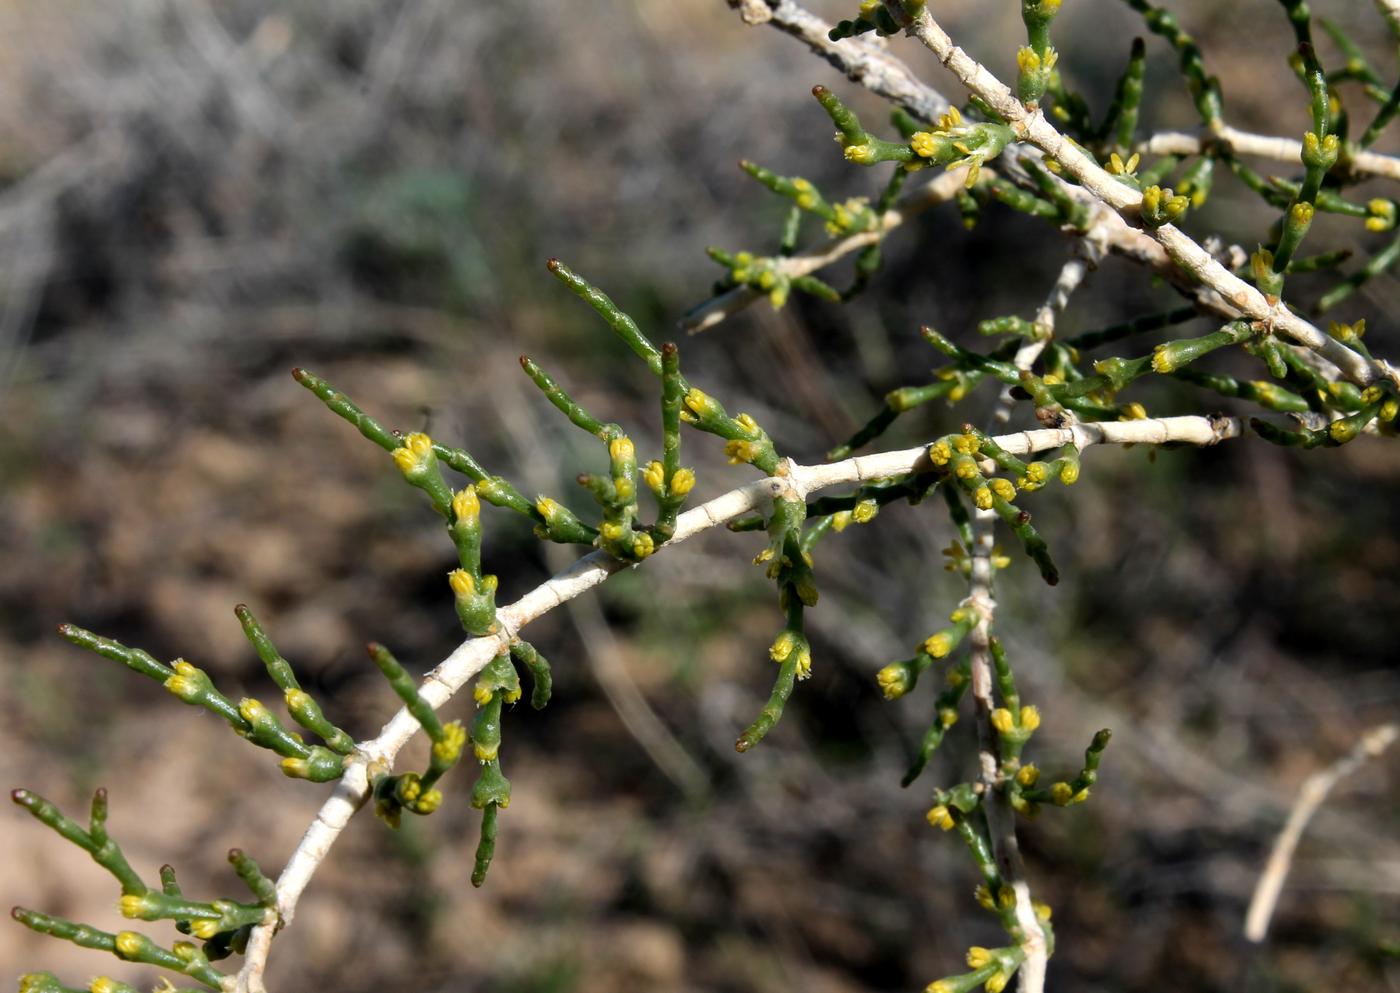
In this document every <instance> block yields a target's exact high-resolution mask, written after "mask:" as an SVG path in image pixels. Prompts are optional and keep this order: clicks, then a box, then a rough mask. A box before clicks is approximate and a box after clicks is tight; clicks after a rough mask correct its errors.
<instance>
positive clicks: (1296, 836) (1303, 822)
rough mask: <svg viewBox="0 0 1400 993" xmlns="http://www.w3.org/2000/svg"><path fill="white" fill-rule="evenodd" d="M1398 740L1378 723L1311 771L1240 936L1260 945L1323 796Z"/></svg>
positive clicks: (1398, 731)
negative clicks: (1322, 766) (1353, 744)
mask: <svg viewBox="0 0 1400 993" xmlns="http://www.w3.org/2000/svg"><path fill="white" fill-rule="evenodd" d="M1397 737H1400V725H1395V724H1382V725H1381V726H1380V727H1376V728H1372V729H1371V730H1370V731H1367V732H1366V733H1365V734H1364V735H1362V736H1361V740H1360V741H1358V742H1357V743H1356V747H1354V748H1353V749H1352V750H1351V751H1350V752H1348V753H1347V754H1346V755H1343V756H1342V757H1341V758H1340V759H1338V760H1337V761H1336V762H1333V763H1332V764H1331V765H1330V766H1328V767H1327V768H1326V769H1323V770H1322V771H1321V772H1315V773H1313V774H1312V775H1311V776H1309V777H1308V778H1307V779H1305V780H1304V781H1303V786H1302V788H1301V789H1300V790H1299V791H1298V800H1297V802H1296V803H1294V804H1293V809H1292V810H1291V811H1289V814H1288V820H1287V821H1286V822H1285V823H1284V825H1283V830H1282V831H1280V832H1279V834H1278V838H1276V839H1275V840H1274V849H1273V851H1271V852H1270V853H1269V861H1268V863H1267V864H1266V865H1265V866H1264V872H1263V874H1262V875H1260V877H1259V882H1258V883H1257V884H1255V887H1254V896H1253V898H1251V899H1250V901H1249V912H1248V913H1247V914H1245V918H1244V936H1245V938H1246V939H1248V940H1249V941H1253V942H1261V941H1263V940H1264V936H1265V935H1266V934H1268V931H1269V921H1270V919H1272V918H1273V916H1274V908H1275V907H1276V906H1277V905H1278V898H1279V894H1280V893H1282V892H1283V883H1284V880H1285V879H1287V878H1288V870H1289V868H1291V866H1292V864H1293V852H1294V850H1295V849H1297V847H1298V842H1299V840H1301V839H1302V837H1303V832H1304V831H1305V830H1307V827H1308V821H1310V820H1312V816H1313V814H1315V813H1316V812H1317V809H1318V808H1319V807H1321V806H1322V803H1323V801H1324V800H1326V799H1327V794H1329V793H1331V792H1332V789H1333V787H1335V786H1336V785H1337V784H1338V783H1339V782H1341V781H1342V780H1343V779H1345V778H1346V777H1347V776H1350V775H1351V774H1352V773H1353V772H1355V771H1356V770H1357V769H1359V768H1361V766H1362V765H1363V764H1364V763H1365V762H1366V760H1367V759H1372V758H1375V757H1376V756H1378V755H1380V754H1381V753H1382V752H1384V751H1385V750H1386V749H1387V748H1389V747H1390V746H1391V745H1392V744H1394V743H1395V739H1396V738H1397Z"/></svg>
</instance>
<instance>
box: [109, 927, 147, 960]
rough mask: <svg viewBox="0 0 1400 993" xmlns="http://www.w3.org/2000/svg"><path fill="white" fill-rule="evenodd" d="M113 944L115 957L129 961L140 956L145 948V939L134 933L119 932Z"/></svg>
mask: <svg viewBox="0 0 1400 993" xmlns="http://www.w3.org/2000/svg"><path fill="white" fill-rule="evenodd" d="M114 944H115V945H116V951H117V957H118V958H123V959H128V960H130V959H133V958H135V957H136V956H137V955H140V954H141V951H142V949H144V948H145V947H146V939H145V938H143V937H142V936H141V935H139V934H137V933H136V932H135V931H120V932H118V934H117V939H116V941H115V942H114Z"/></svg>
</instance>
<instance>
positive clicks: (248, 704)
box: [238, 698, 272, 724]
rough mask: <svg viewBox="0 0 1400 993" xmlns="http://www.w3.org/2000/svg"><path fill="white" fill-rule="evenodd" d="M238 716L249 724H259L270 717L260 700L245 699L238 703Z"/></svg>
mask: <svg viewBox="0 0 1400 993" xmlns="http://www.w3.org/2000/svg"><path fill="white" fill-rule="evenodd" d="M238 716H240V717H242V718H243V719H244V720H245V721H247V722H248V723H249V724H261V723H262V722H264V721H266V720H267V719H268V718H270V717H272V715H271V714H270V713H268V710H267V708H266V707H264V706H263V705H262V702H261V701H260V700H253V699H249V698H245V699H243V700H241V701H239V703H238Z"/></svg>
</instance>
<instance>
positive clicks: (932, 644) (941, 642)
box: [924, 631, 953, 659]
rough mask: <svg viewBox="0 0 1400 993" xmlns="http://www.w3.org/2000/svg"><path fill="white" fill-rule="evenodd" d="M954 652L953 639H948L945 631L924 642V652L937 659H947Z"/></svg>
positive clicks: (932, 635) (930, 636) (931, 636)
mask: <svg viewBox="0 0 1400 993" xmlns="http://www.w3.org/2000/svg"><path fill="white" fill-rule="evenodd" d="M952 650H953V639H952V638H950V637H948V634H947V632H945V631H939V632H938V633H937V634H931V635H929V637H928V640H927V641H925V642H924V651H926V652H928V653H929V654H930V655H932V656H933V657H934V658H936V659H941V658H946V657H947V655H948V653H949V652H951V651H952Z"/></svg>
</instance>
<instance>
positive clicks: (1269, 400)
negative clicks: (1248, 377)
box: [1172, 369, 1310, 413]
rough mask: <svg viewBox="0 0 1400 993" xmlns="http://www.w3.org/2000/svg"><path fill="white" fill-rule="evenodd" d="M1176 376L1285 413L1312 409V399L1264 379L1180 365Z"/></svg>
mask: <svg viewBox="0 0 1400 993" xmlns="http://www.w3.org/2000/svg"><path fill="white" fill-rule="evenodd" d="M1172 378H1173V379H1179V380H1181V381H1182V382H1185V383H1191V384H1192V385H1193V386H1201V387H1204V388H1205V389H1208V390H1214V391H1215V392H1216V393H1219V394H1220V395H1221V396H1227V397H1238V398H1239V399H1241V400H1249V401H1251V402H1253V403H1257V404H1259V405H1260V406H1262V407H1267V408H1268V409H1269V410H1278V411H1282V412H1284V413H1302V412H1304V411H1306V410H1309V409H1310V408H1309V406H1308V401H1307V400H1305V399H1303V398H1302V397H1301V396H1299V395H1298V394H1296V393H1293V392H1291V391H1290V390H1285V389H1284V388H1283V387H1281V386H1277V385H1275V384H1274V383H1271V382H1267V381H1263V380H1255V381H1253V382H1246V381H1243V380H1238V379H1234V378H1233V377H1230V376H1221V375H1217V374H1215V373H1205V372H1196V371H1195V370H1194V369H1180V370H1178V371H1176V372H1174V373H1172Z"/></svg>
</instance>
